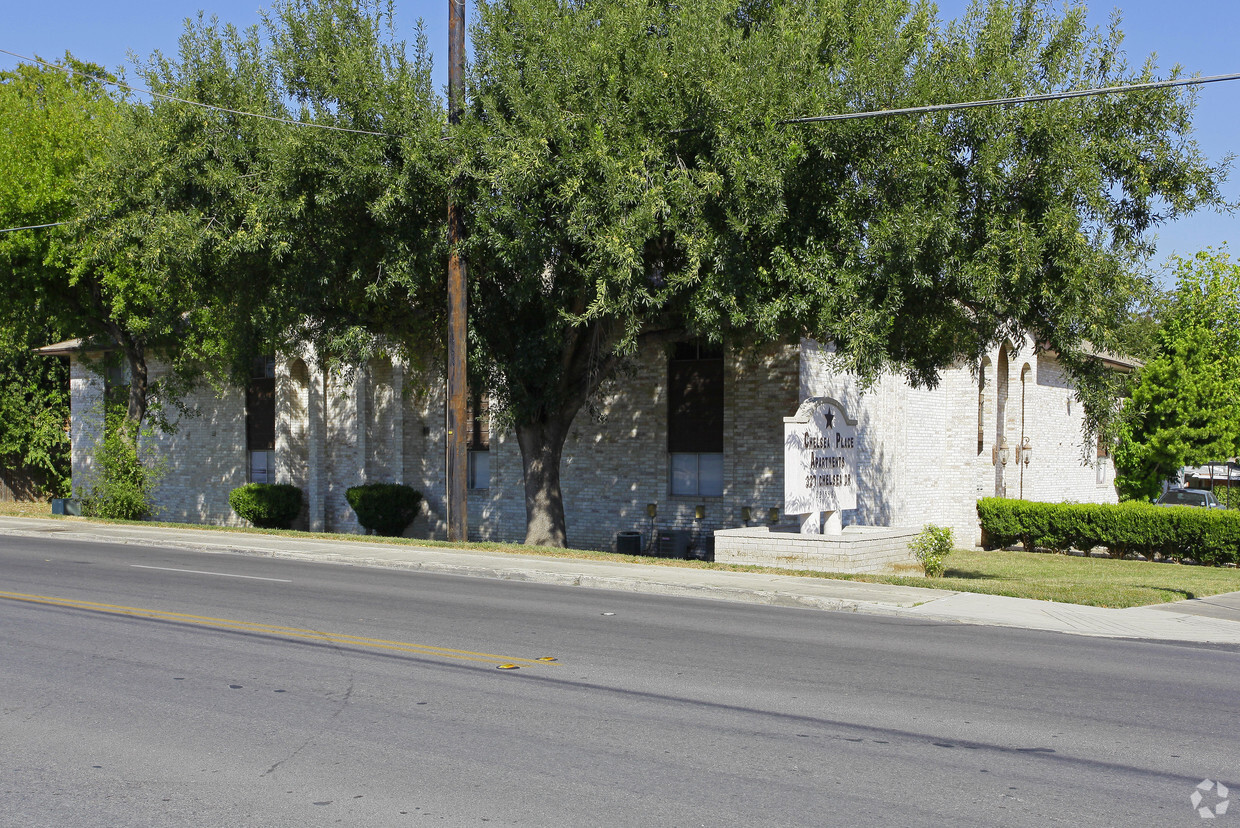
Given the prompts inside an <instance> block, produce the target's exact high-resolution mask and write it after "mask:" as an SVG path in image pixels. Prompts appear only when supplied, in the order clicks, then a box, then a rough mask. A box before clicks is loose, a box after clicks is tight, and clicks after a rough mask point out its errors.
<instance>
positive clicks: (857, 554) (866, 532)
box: [715, 526, 922, 575]
mask: <svg viewBox="0 0 1240 828" xmlns="http://www.w3.org/2000/svg"><path fill="white" fill-rule="evenodd" d="M920 531H921V530H920V529H909V528H900V527H890V526H845V527H844V531H843V532H842V533H841V534H838V535H803V534H801V533H800V532H799V531H797V529H796V528H795V527H776V528H774V529H771V528H770V527H767V526H749V527H745V528H742V529H719V530H716V532H715V561H716V562H717V563H731V564H749V565H755V566H777V567H780V568H783V569H805V570H811V571H814V572H848V573H858V572H871V573H882V574H892V573H898V574H901V575H919V574H921V571H922V570H921V566H920V565H919V564H918V563H917V559H916V558H914V557H913V553H912V552H911V551H910V550H909V543H910V542H912V540H913V538H915V537H917V534H918V533H919V532H920Z"/></svg>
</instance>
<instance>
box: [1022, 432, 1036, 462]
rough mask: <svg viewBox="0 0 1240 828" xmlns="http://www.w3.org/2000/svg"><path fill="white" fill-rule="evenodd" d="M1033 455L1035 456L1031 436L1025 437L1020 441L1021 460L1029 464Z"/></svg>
mask: <svg viewBox="0 0 1240 828" xmlns="http://www.w3.org/2000/svg"><path fill="white" fill-rule="evenodd" d="M1032 457H1033V446H1031V445H1030V444H1029V438H1028V437H1026V438H1025V439H1023V440H1021V441H1020V462H1022V463H1024V464H1025V465H1026V466H1028V465H1029V460H1030V459H1031V458H1032Z"/></svg>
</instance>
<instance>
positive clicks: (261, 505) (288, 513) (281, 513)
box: [228, 483, 301, 529]
mask: <svg viewBox="0 0 1240 828" xmlns="http://www.w3.org/2000/svg"><path fill="white" fill-rule="evenodd" d="M228 505H229V506H231V507H232V510H233V511H234V512H236V513H237V514H238V515H240V516H241V518H242V519H243V520H248V521H249V522H250V523H252V524H254V525H255V526H257V527H259V528H260V529H288V528H289V527H290V526H292V525H293V521H294V520H296V519H297V515H298V514H300V512H301V489H299V488H297V487H296V486H294V485H292V484H290V483H248V484H246V485H245V486H238V487H237V488H235V489H233V490H232V491H231V492H229V493H228Z"/></svg>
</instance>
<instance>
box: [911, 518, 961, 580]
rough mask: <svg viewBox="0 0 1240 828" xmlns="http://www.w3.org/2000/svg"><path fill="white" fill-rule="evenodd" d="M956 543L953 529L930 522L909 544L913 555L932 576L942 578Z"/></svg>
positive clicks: (929, 575)
mask: <svg viewBox="0 0 1240 828" xmlns="http://www.w3.org/2000/svg"><path fill="white" fill-rule="evenodd" d="M953 545H954V542H953V539H952V530H951V529H950V528H949V527H947V526H935V525H934V524H933V523H931V524H928V525H927V526H926V528H925V529H922V530H921V532H920V533H918V535H917V537H915V538H913V541H912V543H910V544H909V549H911V550H912V551H913V556H914V557H916V558H917V562H918V563H920V564H921V566H922V569H924V570H925V571H926V575H927V576H928V577H930V578H941V577H942V576H943V573H944V571H946V569H947V556H948V554H949V553H950V552H951V551H952V546H953Z"/></svg>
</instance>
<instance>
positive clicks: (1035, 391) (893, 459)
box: [801, 341, 1116, 545]
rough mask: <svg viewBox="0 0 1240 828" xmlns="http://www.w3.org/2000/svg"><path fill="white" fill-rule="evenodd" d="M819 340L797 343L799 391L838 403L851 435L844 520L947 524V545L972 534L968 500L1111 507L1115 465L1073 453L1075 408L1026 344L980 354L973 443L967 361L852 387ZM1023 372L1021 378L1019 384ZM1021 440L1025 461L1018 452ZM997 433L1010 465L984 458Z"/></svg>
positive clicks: (1054, 369) (972, 538)
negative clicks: (913, 378) (852, 495)
mask: <svg viewBox="0 0 1240 828" xmlns="http://www.w3.org/2000/svg"><path fill="white" fill-rule="evenodd" d="M830 353H831V349H830V346H826V347H822V346H819V345H817V344H816V343H814V342H808V341H807V342H804V343H803V355H804V356H803V359H802V363H801V394H802V397H809V396H831V397H835V398H836V399H838V400H840V401H841V402H843V403H844V404H845V406H846V408H847V411H848V414H849V416H851V417H855V418H856V419H857V420H858V421H859V422H858V429H859V431H860V435H859V436H860V440H861V452H860V455H861V456H860V460H859V462H860V465H861V472H860V477H861V483H862V487H861V489H860V490H859V491H858V496H857V497H858V509H857V511H856V512H855V513H854V514H852V515H845V518H844V522H845V524H849V523H856V524H873V525H888V526H922V525H924V524H927V523H935V524H938V525H941V526H950V527H951V528H952V530H953V531H954V532H955V535H956V542H957V543H959V544H962V545H969V544H973V543H976V542H977V541H978V527H977V512H976V506H975V504H976V501H977V498H979V497H987V496H996V495H1000V496H1003V495H1005V493H1006V495H1005V496H1007V497H1021V496H1023V497H1024V498H1026V499H1029V500H1042V501H1063V500H1074V501H1080V502H1099V503H1114V502H1115V501H1116V496H1115V489H1114V486H1113V485H1112V484H1113V482H1114V472H1113V470H1112V469H1111V467H1110V460H1103V461H1102V462H1103V464H1104V469H1103V475H1104V476H1103V479H1104V482H1103V483H1101V484H1099V483H1098V482H1097V467H1096V465H1095V464H1094V462H1093V461H1094V460H1095V457H1094V454H1095V452H1094V451H1093V450H1092V449H1091V450H1089V451H1088V452H1087V454H1088V457H1087V459H1083V457H1082V440H1083V438H1082V431H1081V427H1082V424H1083V413H1082V411H1081V407H1080V404H1079V403H1078V402H1076V400H1075V397H1073V395H1072V390H1071V387H1070V386H1069V384H1068V382H1067V380H1066V374H1065V372H1064V370H1063V368H1062V367H1061V366H1060V365H1059V364H1058V363H1057V362H1055V360H1054V359H1053V357H1050V356H1048V355H1045V354H1042V355H1036V354H1034V353H1033V349H1032V347H1031V345H1030V343H1028V342H1025V343H1022V345H1021V348H1020V350H1019V351H1018V352H1016V353H1015V354H1011V355H1009V354H1001V353H1000V351H999V349H996V350H995V352H994V353H992V354H990V355H989V357H988V359H987V361H986V364H985V366H984V368H983V373H984V376H985V387H984V389H983V391H982V400H983V404H982V412H981V421H982V427H983V447H982V451H981V452H980V453H979V452H978V449H977V434H978V417H979V413H978V379H977V377H976V376H974V374H973V372H972V371H971V370H970V369H969V367H968V366H964V365H960V366H956V367H954V368H952V369H949V370H947V371H945V372H944V373H943V376H942V380H941V381H940V383H939V385H938V386H937V387H936V388H933V389H926V388H921V389H919V388H913V387H912V386H911V385H909V384H908V383H907V382H906V381H904V380H903V379H902V378H900V377H898V376H895V375H890V374H888V375H884V376H883V377H882V378H880V380H879V381H878V382H877V383H876V384H875V385H874V387H873V388H871V389H870V390H868V391H867V392H866V393H864V394H862V393H861V391H860V389H859V387H858V385H857V383H856V380H855V378H853V377H851V376H848V375H845V374H842V373H840V372H837V371H834V370H832V368H831V366H830V364H829V361H828V360H829V355H830ZM1022 378H1023V380H1022ZM1025 437H1027V438H1028V439H1029V443H1030V445H1031V447H1032V449H1033V450H1032V454H1031V460H1030V463H1029V464H1028V465H1023V464H1021V463H1019V461H1018V453H1017V448H1018V446H1020V444H1021V440H1022V439H1023V438H1025ZM1002 438H1006V439H1007V441H1008V446H1009V461H1008V464H1007V465H1006V466H1005V465H1003V464H995V463H994V462H993V460H992V458H993V451H992V449H993V447H994V446H995V445H996V444H997V443H998V442H999V440H1000V439H1002Z"/></svg>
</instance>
